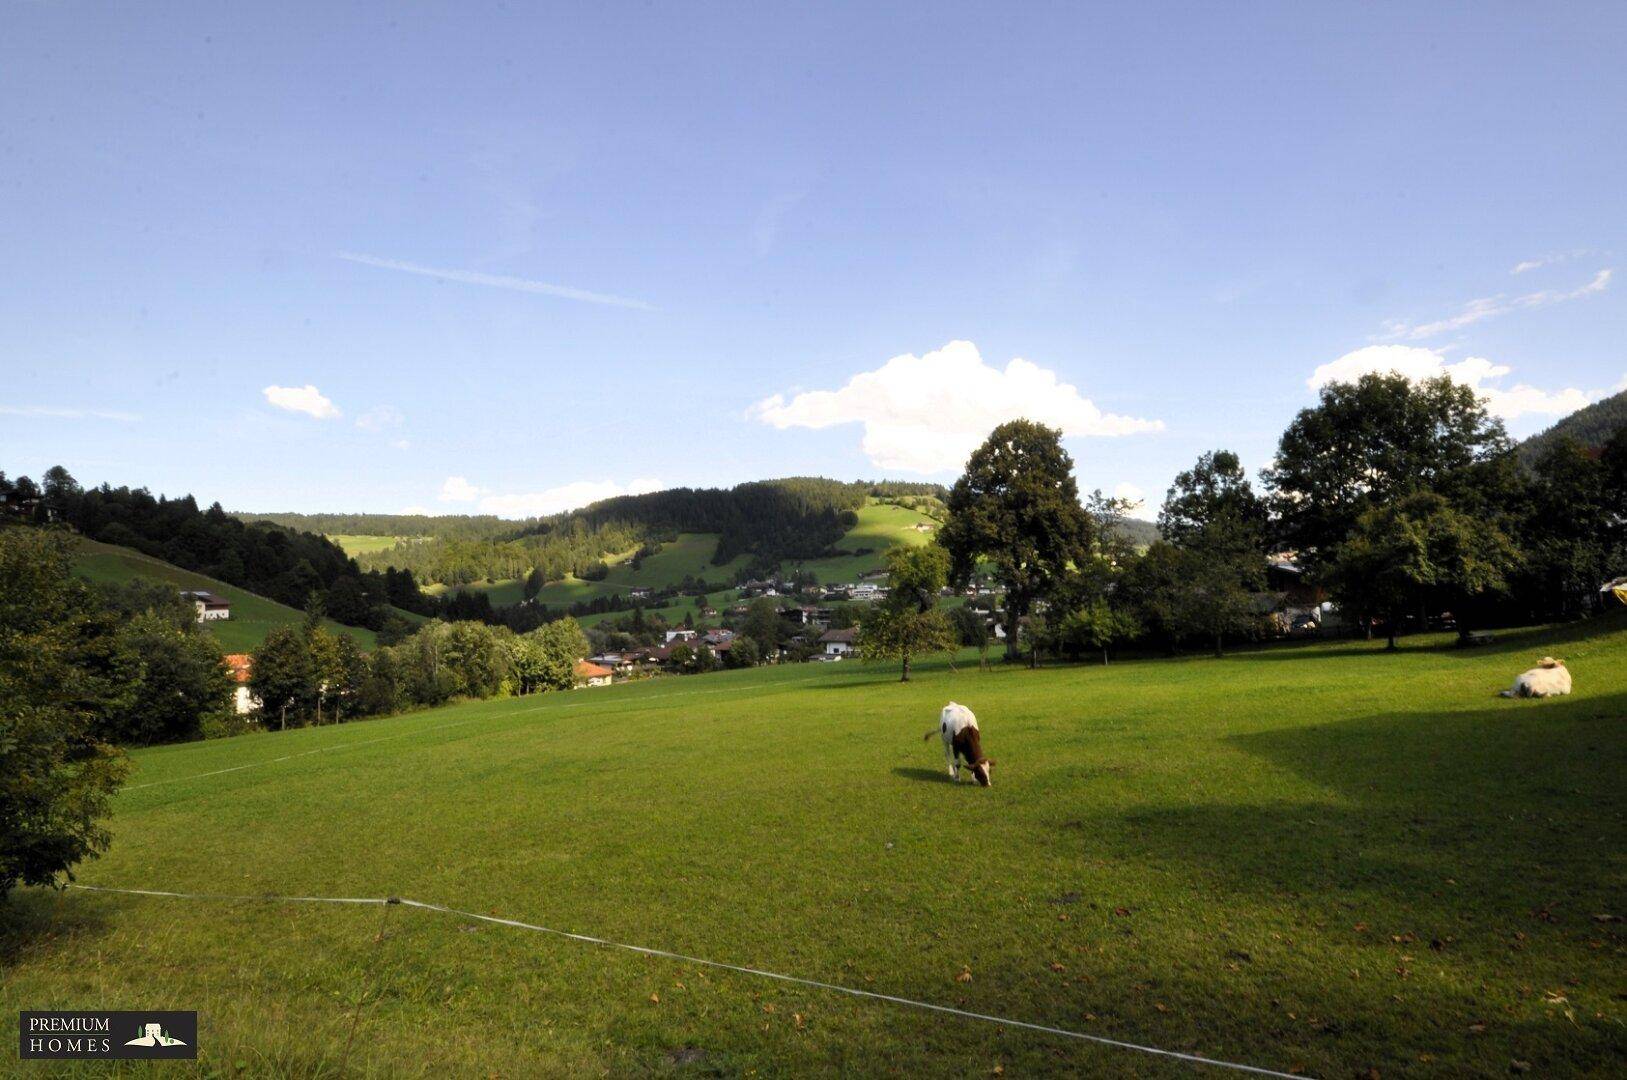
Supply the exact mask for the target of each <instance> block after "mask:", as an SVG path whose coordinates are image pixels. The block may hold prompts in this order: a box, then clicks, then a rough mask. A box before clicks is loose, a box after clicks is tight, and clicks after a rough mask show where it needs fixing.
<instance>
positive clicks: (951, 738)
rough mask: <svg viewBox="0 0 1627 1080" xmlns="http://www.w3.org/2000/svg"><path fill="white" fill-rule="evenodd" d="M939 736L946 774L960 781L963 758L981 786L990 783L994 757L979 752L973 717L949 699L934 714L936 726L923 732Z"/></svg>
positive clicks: (970, 712)
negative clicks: (947, 771)
mask: <svg viewBox="0 0 1627 1080" xmlns="http://www.w3.org/2000/svg"><path fill="white" fill-rule="evenodd" d="M934 734H937V735H941V736H942V737H943V756H944V758H945V759H946V760H947V761H948V763H949V778H950V779H951V780H953V781H955V782H956V783H957V784H958V783H960V762H959V761H957V760H956V758H957V757H958V758H964V759H965V761H966V766H967V768H969V769H970V770H971V773H972V776H973V777H974V778H975V779H976V780H977V782H978V783H979V784H981V785H983V786H984V787H992V786H993V784H994V778H993V776H992V775H991V773H992V771H993V769H994V761H993V760H992V759H990V758H986V757H984V756H983V742H982V739H981V733H980V732H979V731H978V730H977V717H975V716H973V715H972V710H970V709H968V708H967V707H966V706H964V705H960V704H957V703H956V702H953V701H951V702H950V703H949V704H947V705H945V706H944V707H943V712H942V713H940V714H939V716H938V726H937V727H936V728H933V729H932V730H931V731H928V732H927V733H926V738H928V739H930V738H932V736H933V735H934Z"/></svg>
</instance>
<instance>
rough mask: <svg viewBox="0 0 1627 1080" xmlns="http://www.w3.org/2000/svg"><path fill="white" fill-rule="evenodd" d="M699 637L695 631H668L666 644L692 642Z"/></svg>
mask: <svg viewBox="0 0 1627 1080" xmlns="http://www.w3.org/2000/svg"><path fill="white" fill-rule="evenodd" d="M699 636H700V634H699V632H697V631H695V630H688V629H683V630H668V631H667V644H669V645H670V644H672V643H673V642H674V641H694V640H695V639H696V638H697V637H699Z"/></svg>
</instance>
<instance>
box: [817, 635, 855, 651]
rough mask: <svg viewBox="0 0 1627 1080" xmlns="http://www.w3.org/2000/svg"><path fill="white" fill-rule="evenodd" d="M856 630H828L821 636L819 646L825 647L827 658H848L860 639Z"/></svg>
mask: <svg viewBox="0 0 1627 1080" xmlns="http://www.w3.org/2000/svg"><path fill="white" fill-rule="evenodd" d="M858 636H859V632H858V630H856V629H848V630H826V631H825V632H824V633H823V634H820V635H819V644H820V645H822V646H824V654H825V655H826V656H836V657H841V656H846V655H848V654H849V653H851V652H852V651H853V644H854V642H855V641H856V640H857V639H858Z"/></svg>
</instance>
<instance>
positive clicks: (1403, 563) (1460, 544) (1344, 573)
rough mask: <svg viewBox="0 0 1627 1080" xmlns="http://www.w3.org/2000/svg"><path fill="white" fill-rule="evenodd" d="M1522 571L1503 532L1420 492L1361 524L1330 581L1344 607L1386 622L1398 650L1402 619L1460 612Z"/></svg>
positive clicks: (1371, 512) (1340, 551)
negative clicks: (1441, 610) (1440, 606)
mask: <svg viewBox="0 0 1627 1080" xmlns="http://www.w3.org/2000/svg"><path fill="white" fill-rule="evenodd" d="M1518 565H1519V552H1518V550H1517V549H1516V548H1515V547H1514V544H1513V542H1512V541H1511V540H1509V538H1508V537H1507V536H1506V535H1504V534H1503V533H1502V531H1501V530H1499V529H1497V528H1496V527H1495V526H1494V525H1490V524H1487V523H1486V522H1483V521H1480V520H1479V519H1477V518H1474V517H1472V516H1470V515H1467V514H1463V513H1460V512H1458V511H1457V510H1454V509H1453V508H1452V506H1451V504H1450V503H1449V502H1447V500H1446V499H1444V498H1443V497H1441V496H1439V495H1436V494H1435V493H1434V492H1429V491H1422V492H1418V493H1417V494H1415V495H1411V496H1409V497H1407V498H1405V499H1402V500H1399V501H1398V502H1395V503H1392V504H1390V505H1387V506H1382V507H1376V508H1374V509H1372V510H1369V511H1367V512H1366V513H1364V514H1363V515H1362V516H1361V517H1360V518H1358V519H1357V521H1356V525H1355V528H1354V529H1353V530H1352V531H1351V534H1350V537H1349V539H1348V540H1346V541H1345V542H1344V543H1343V544H1341V545H1340V546H1339V548H1338V549H1337V553H1336V556H1335V558H1334V560H1333V563H1332V565H1331V566H1330V568H1329V573H1328V578H1329V581H1330V583H1331V584H1332V586H1333V592H1334V596H1335V597H1336V598H1337V599H1338V600H1339V601H1340V604H1341V606H1344V607H1347V608H1348V609H1349V610H1351V611H1355V612H1360V613H1363V614H1365V615H1378V616H1381V617H1382V618H1383V619H1384V621H1385V626H1386V632H1387V634H1388V637H1389V648H1391V649H1394V648H1395V647H1396V641H1395V639H1396V634H1397V632H1398V629H1399V626H1400V623H1401V619H1402V617H1403V616H1405V615H1407V614H1409V613H1411V612H1414V611H1417V610H1419V609H1420V608H1421V607H1423V606H1425V605H1426V604H1427V603H1428V602H1429V601H1430V600H1434V601H1436V602H1438V603H1444V604H1448V605H1450V606H1451V608H1452V610H1453V611H1454V612H1457V611H1460V610H1462V608H1463V605H1464V604H1465V603H1468V602H1472V601H1473V600H1475V599H1476V598H1478V597H1480V596H1481V595H1483V594H1485V593H1488V592H1498V591H1502V590H1503V589H1505V588H1506V587H1507V583H1508V577H1509V574H1510V573H1511V572H1512V571H1513V570H1514V569H1515V568H1516V567H1517V566H1518ZM1467 629H1468V628H1467V626H1466V625H1464V624H1462V623H1460V630H1462V631H1463V632H1465V633H1466V632H1467Z"/></svg>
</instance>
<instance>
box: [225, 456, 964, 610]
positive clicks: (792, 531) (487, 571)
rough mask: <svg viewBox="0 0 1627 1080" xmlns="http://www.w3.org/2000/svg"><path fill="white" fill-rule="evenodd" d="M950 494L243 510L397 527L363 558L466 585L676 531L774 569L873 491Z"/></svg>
mask: <svg viewBox="0 0 1627 1080" xmlns="http://www.w3.org/2000/svg"><path fill="white" fill-rule="evenodd" d="M944 494H945V492H944V489H943V488H942V487H941V486H940V485H937V484H923V483H908V482H899V481H856V482H851V483H849V482H843V481H837V480H826V479H822V478H818V477H791V478H787V479H780V480H761V481H754V482H751V483H745V484H739V485H737V486H735V487H732V488H671V489H668V490H666V491H658V492H652V493H650V494H646V495H627V496H622V497H619V498H614V499H606V500H604V501H602V502H598V503H594V504H593V505H591V506H587V507H584V508H582V509H580V510H574V511H571V512H570V513H566V514H559V515H555V516H553V517H548V518H535V519H530V520H526V521H502V520H501V519H498V518H492V517H472V518H465V517H455V516H447V517H427V516H421V515H399V514H282V513H274V514H254V513H240V514H238V515H237V516H238V517H240V518H243V519H245V520H253V521H267V522H274V523H277V524H281V525H285V526H289V527H294V528H300V529H311V530H317V531H321V532H324V533H329V534H333V535H344V536H357V535H368V536H390V537H398V538H400V539H399V541H398V542H397V543H396V544H395V545H394V546H391V547H385V548H381V549H378V550H371V551H364V552H358V553H357V556H356V561H357V563H358V565H360V566H361V567H362V568H363V569H371V570H379V571H383V570H385V569H387V568H391V567H393V568H396V569H398V570H411V571H412V572H413V574H414V575H415V577H416V578H417V580H419V581H421V582H423V583H425V584H440V585H467V584H472V583H475V582H480V581H487V580H496V581H502V580H509V579H514V578H524V577H527V576H529V575H530V574H531V573H532V571H537V572H538V573H540V574H541V575H542V578H543V580H545V581H563V580H565V579H584V580H594V579H596V578H600V577H602V576H603V575H604V574H605V573H606V572H607V570H608V563H609V562H610V561H614V560H615V559H616V558H617V557H631V558H635V559H636V558H638V557H639V556H641V555H649V554H653V553H654V552H655V551H657V550H659V548H660V547H661V545H662V544H665V543H670V542H672V541H673V540H674V539H676V538H677V537H678V536H679V535H680V534H711V535H715V536H716V537H717V542H716V547H715V549H714V551H713V552H712V553H711V563H712V565H713V566H719V567H721V566H724V565H728V564H732V563H736V562H737V560H739V559H740V558H741V557H742V556H744V557H746V561H745V563H744V564H743V565H745V566H748V567H749V568H751V569H753V570H754V571H758V572H766V571H768V570H771V569H772V568H774V567H776V566H778V565H779V564H780V563H782V562H784V561H787V560H795V559H810V558H818V557H819V556H821V555H824V554H826V553H828V552H829V551H830V550H831V548H832V546H833V545H835V544H836V543H837V542H838V541H839V540H841V538H842V537H843V536H844V535H845V534H846V533H847V531H848V530H850V529H852V528H853V526H854V524H855V523H856V521H857V516H856V515H857V512H858V510H859V508H860V507H862V506H863V505H864V504H865V500H866V499H868V498H883V499H887V500H889V501H896V502H898V503H900V504H902V505H907V506H910V507H911V508H914V509H918V510H919V511H920V512H921V513H924V514H927V515H928V516H934V515H937V516H941V514H942V507H943V496H944Z"/></svg>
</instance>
